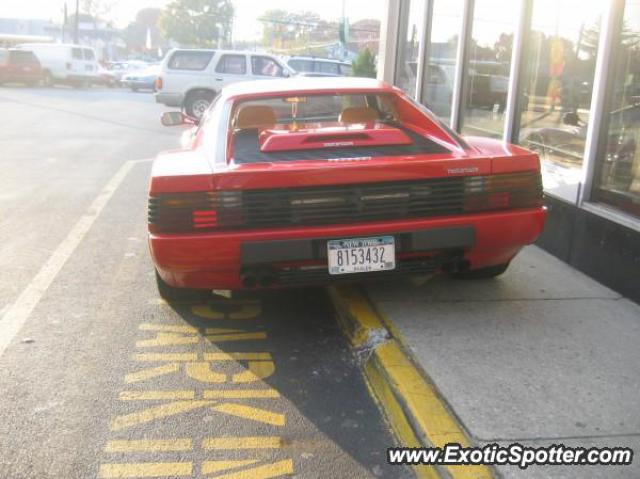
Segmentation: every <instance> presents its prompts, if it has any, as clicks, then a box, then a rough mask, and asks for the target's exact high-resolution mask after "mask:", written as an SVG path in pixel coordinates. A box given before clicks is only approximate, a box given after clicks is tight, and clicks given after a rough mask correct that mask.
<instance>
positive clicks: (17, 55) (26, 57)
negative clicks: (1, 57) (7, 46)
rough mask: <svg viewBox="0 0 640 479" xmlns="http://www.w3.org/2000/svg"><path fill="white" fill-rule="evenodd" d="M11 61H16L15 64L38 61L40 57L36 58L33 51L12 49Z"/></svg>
mask: <svg viewBox="0 0 640 479" xmlns="http://www.w3.org/2000/svg"><path fill="white" fill-rule="evenodd" d="M11 63H15V64H25V63H38V58H36V56H35V55H34V54H33V52H28V51H24V52H21V51H12V52H11Z"/></svg>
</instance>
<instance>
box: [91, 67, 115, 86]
mask: <svg viewBox="0 0 640 479" xmlns="http://www.w3.org/2000/svg"><path fill="white" fill-rule="evenodd" d="M94 83H96V84H98V85H103V86H107V87H109V88H114V87H116V86H118V79H117V78H116V76H115V75H114V74H113V72H112V71H111V70H108V69H106V68H105V67H103V66H102V65H101V64H100V63H98V74H97V75H96V79H95V80H94Z"/></svg>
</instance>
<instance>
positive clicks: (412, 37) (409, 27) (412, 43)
mask: <svg viewBox="0 0 640 479" xmlns="http://www.w3.org/2000/svg"><path fill="white" fill-rule="evenodd" d="M424 4H425V0H411V1H406V3H405V2H403V7H404V8H408V12H407V14H408V16H407V18H406V22H407V23H406V35H404V39H403V40H404V41H402V42H401V43H400V45H399V46H398V63H397V71H396V85H398V87H400V88H402V90H404V91H405V92H406V93H407V94H408V95H409V96H411V98H415V94H416V78H417V76H418V51H419V47H420V38H421V37H422V29H423V28H424V25H423V21H422V20H423V12H424ZM401 21H402V20H401Z"/></svg>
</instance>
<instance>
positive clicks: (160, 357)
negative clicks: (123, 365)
mask: <svg viewBox="0 0 640 479" xmlns="http://www.w3.org/2000/svg"><path fill="white" fill-rule="evenodd" d="M132 357H133V360H134V361H140V362H146V361H149V362H151V361H197V360H198V353H140V354H134V355H133V356H132Z"/></svg>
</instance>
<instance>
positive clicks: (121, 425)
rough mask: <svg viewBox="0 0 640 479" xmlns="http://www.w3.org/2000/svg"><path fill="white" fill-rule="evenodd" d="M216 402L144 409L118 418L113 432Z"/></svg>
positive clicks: (198, 402) (113, 424) (114, 422)
mask: <svg viewBox="0 0 640 479" xmlns="http://www.w3.org/2000/svg"><path fill="white" fill-rule="evenodd" d="M212 404H214V401H176V402H172V403H168V404H163V405H161V406H156V407H152V408H148V409H144V410H142V411H139V412H134V413H132V414H125V415H123V416H117V417H116V418H115V419H114V420H113V421H111V430H112V431H120V430H122V429H127V428H129V427H132V426H136V425H138V424H144V423H147V422H151V421H155V420H156V419H162V418H165V417H168V416H175V415H177V414H181V413H184V412H189V411H193V410H194V409H199V408H203V407H206V406H211V405H212Z"/></svg>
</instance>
